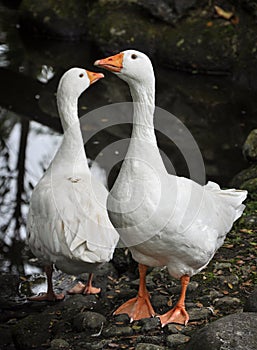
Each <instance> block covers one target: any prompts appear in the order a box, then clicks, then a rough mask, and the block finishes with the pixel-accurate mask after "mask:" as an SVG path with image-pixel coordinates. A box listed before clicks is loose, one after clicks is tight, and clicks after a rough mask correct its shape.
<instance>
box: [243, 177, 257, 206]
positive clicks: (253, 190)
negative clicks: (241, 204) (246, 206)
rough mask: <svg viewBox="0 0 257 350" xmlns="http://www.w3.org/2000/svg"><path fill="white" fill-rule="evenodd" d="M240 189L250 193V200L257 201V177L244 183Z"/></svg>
mask: <svg viewBox="0 0 257 350" xmlns="http://www.w3.org/2000/svg"><path fill="white" fill-rule="evenodd" d="M256 176H257V175H256ZM240 189H241V190H247V191H248V198H251V199H252V200H257V177H256V178H254V179H250V180H247V181H245V182H243V183H242V185H241V186H240Z"/></svg>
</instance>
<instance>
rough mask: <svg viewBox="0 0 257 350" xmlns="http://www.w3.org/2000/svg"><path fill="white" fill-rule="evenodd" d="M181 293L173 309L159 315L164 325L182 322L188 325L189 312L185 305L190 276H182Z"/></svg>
mask: <svg viewBox="0 0 257 350" xmlns="http://www.w3.org/2000/svg"><path fill="white" fill-rule="evenodd" d="M180 281H181V293H180V297H179V300H178V302H177V304H176V305H175V306H174V308H173V309H171V310H169V311H168V312H166V313H165V314H164V315H161V316H159V318H160V320H161V324H162V327H164V326H165V325H166V324H168V323H180V324H184V325H185V326H186V325H187V323H188V321H189V316H188V313H187V312H186V307H185V298H186V290H187V286H188V283H189V281H190V277H189V276H187V275H185V276H182V277H181V279H180Z"/></svg>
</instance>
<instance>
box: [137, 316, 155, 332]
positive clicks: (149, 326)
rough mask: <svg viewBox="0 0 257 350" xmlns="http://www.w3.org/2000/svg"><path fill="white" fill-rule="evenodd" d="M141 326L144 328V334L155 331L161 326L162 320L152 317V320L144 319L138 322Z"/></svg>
mask: <svg viewBox="0 0 257 350" xmlns="http://www.w3.org/2000/svg"><path fill="white" fill-rule="evenodd" d="M138 324H139V325H140V326H142V328H141V330H142V331H143V332H149V331H151V330H153V329H157V328H158V327H159V326H160V324H161V323H160V319H159V317H152V318H143V319H142V320H140V321H139V322H138Z"/></svg>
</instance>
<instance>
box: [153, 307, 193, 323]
mask: <svg viewBox="0 0 257 350" xmlns="http://www.w3.org/2000/svg"><path fill="white" fill-rule="evenodd" d="M158 317H159V318H160V321H161V324H162V327H164V326H166V325H167V324H169V323H179V324H183V325H185V326H186V325H187V323H188V321H189V315H188V313H187V311H186V309H185V307H184V306H181V305H176V306H175V307H174V308H173V309H171V310H169V311H168V312H166V313H165V314H163V315H161V316H158Z"/></svg>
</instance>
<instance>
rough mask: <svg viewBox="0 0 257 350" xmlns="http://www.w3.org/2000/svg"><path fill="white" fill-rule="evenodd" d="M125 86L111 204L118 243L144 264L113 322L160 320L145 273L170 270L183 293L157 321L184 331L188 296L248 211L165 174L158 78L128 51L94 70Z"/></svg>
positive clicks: (220, 193)
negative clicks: (125, 139) (126, 117)
mask: <svg viewBox="0 0 257 350" xmlns="http://www.w3.org/2000/svg"><path fill="white" fill-rule="evenodd" d="M95 65H96V66H98V67H102V68H105V69H107V70H109V71H111V72H113V73H115V74H116V75H117V76H118V77H119V78H121V79H122V80H124V81H125V82H127V83H128V85H129V88H130V92H131V96H132V99H133V103H134V104H135V105H134V115H133V131H132V137H131V141H130V145H129V148H128V151H127V154H126V157H125V159H124V161H123V164H122V167H121V170H120V172H119V175H118V177H117V180H116V182H115V184H114V186H113V188H112V189H111V192H110V194H109V196H108V201H107V208H108V213H109V217H110V219H111V221H112V223H113V225H114V227H116V229H117V230H118V232H119V233H120V236H121V239H122V240H123V241H124V243H125V244H126V245H127V246H128V247H129V249H130V251H131V253H132V256H133V258H134V259H135V260H136V261H137V262H138V263H139V273H140V285H139V291H138V295H137V297H136V298H133V299H131V300H128V301H127V302H126V303H125V304H123V305H121V306H120V307H119V308H118V309H117V310H116V311H115V314H120V313H127V314H128V315H129V316H130V318H131V320H133V319H134V320H137V319H140V318H145V317H150V316H153V315H154V314H155V312H154V310H153V307H152V305H151V302H150V299H149V293H148V291H147V288H146V282H145V276H146V271H147V266H167V269H168V271H169V273H170V275H171V276H173V277H175V278H178V279H180V281H181V293H180V297H179V300H178V302H177V304H176V306H175V307H174V308H172V309H171V310H169V311H168V312H167V313H166V314H164V315H162V316H160V320H161V323H162V326H165V325H166V324H168V323H172V322H174V323H181V324H187V322H188V320H189V316H188V313H187V311H186V308H185V296H186V289H187V285H188V283H189V281H190V278H191V277H192V276H193V275H195V274H196V273H198V272H199V271H201V270H202V269H203V268H204V267H206V266H207V264H208V263H209V261H210V260H211V259H212V257H213V255H214V254H215V252H216V250H217V249H218V248H219V247H220V246H221V245H222V244H223V242H224V239H225V237H226V234H227V232H229V231H230V229H231V227H232V225H233V222H234V221H235V220H236V219H238V218H239V217H240V216H241V215H242V212H243V210H244V205H243V204H242V202H243V201H244V199H245V198H246V195H247V192H246V191H239V190H234V189H229V190H221V189H220V187H219V186H218V185H217V184H215V183H213V182H208V183H207V185H205V186H201V185H199V184H197V183H196V182H194V181H192V180H190V179H187V178H184V177H178V176H175V175H170V174H168V172H167V171H166V169H165V166H164V164H163V161H162V158H161V156H160V153H159V150H158V147H157V143H156V137H155V133H154V126H153V113H154V108H155V106H154V94H155V91H154V72H153V67H152V64H151V61H150V60H149V58H148V57H147V56H146V55H145V54H143V53H142V52H138V51H135V50H126V51H124V52H121V53H119V54H117V55H114V56H111V57H107V58H105V59H101V60H98V61H96V62H95Z"/></svg>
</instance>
